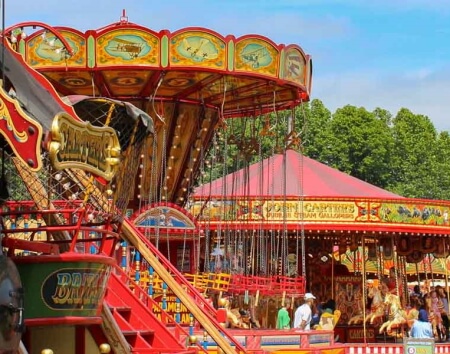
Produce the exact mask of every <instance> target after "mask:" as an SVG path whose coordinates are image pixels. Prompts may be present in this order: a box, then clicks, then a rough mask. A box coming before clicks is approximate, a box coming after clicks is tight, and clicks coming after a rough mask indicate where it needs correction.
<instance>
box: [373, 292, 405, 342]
mask: <svg viewBox="0 0 450 354" xmlns="http://www.w3.org/2000/svg"><path fill="white" fill-rule="evenodd" d="M384 304H385V305H386V306H387V308H388V309H389V311H388V313H389V315H388V320H387V321H386V322H384V323H383V324H382V325H381V327H380V330H379V333H383V332H384V331H386V333H387V334H391V333H392V328H393V327H398V326H401V325H403V324H406V323H407V314H406V311H405V310H404V309H403V308H402V305H401V302H400V297H399V296H398V295H395V294H387V295H386V298H385V299H384Z"/></svg>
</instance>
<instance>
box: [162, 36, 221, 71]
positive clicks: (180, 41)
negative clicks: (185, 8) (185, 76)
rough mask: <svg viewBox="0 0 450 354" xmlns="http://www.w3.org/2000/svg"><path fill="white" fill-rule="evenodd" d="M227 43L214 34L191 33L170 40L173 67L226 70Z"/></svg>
mask: <svg viewBox="0 0 450 354" xmlns="http://www.w3.org/2000/svg"><path fill="white" fill-rule="evenodd" d="M225 48H226V46H225V42H224V41H223V40H221V39H219V38H217V37H216V36H213V35H212V34H209V33H205V32H200V31H189V32H184V33H181V34H178V35H176V36H174V37H173V38H172V39H171V40H170V55H169V60H170V65H171V66H199V67H208V68H212V69H222V70H223V69H225V67H226V51H225Z"/></svg>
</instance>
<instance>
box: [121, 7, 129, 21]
mask: <svg viewBox="0 0 450 354" xmlns="http://www.w3.org/2000/svg"><path fill="white" fill-rule="evenodd" d="M120 23H128V16H127V11H126V10H125V9H123V10H122V16H120Z"/></svg>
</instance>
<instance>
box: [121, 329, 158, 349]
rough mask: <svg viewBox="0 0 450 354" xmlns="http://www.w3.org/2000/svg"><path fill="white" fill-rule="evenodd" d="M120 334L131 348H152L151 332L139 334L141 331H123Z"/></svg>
mask: <svg viewBox="0 0 450 354" xmlns="http://www.w3.org/2000/svg"><path fill="white" fill-rule="evenodd" d="M122 334H123V335H124V337H125V339H126V340H127V342H128V343H130V345H131V346H132V347H133V348H152V346H151V339H152V338H153V333H152V332H151V331H142V333H141V331H134V330H125V331H122Z"/></svg>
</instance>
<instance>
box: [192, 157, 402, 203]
mask: <svg viewBox="0 0 450 354" xmlns="http://www.w3.org/2000/svg"><path fill="white" fill-rule="evenodd" d="M302 181H303V183H302ZM302 195H303V196H305V197H341V198H342V197H354V198H365V197H367V198H403V197H402V196H399V195H397V194H394V193H391V192H388V191H386V190H384V189H382V188H379V187H376V186H374V185H371V184H369V183H367V182H364V181H361V180H359V179H358V178H355V177H352V176H350V175H348V174H347V173H343V172H340V171H338V170H336V169H334V168H331V167H329V166H327V165H325V164H323V163H320V162H317V161H315V160H313V159H311V158H309V157H306V156H303V155H301V154H300V153H298V152H296V151H294V150H287V151H286V155H283V154H276V155H274V156H272V157H270V158H267V159H265V160H263V161H261V162H258V163H255V164H253V165H251V166H249V167H248V168H245V169H242V170H239V171H237V172H234V173H231V174H229V175H227V176H225V177H223V178H219V179H217V180H215V181H213V182H211V183H208V184H205V185H203V186H200V187H198V188H196V190H195V193H194V197H196V198H202V197H203V198H205V197H213V198H220V199H224V198H227V199H232V198H236V197H263V198H271V197H274V198H279V197H286V198H291V197H293V198H295V197H298V196H302Z"/></svg>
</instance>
